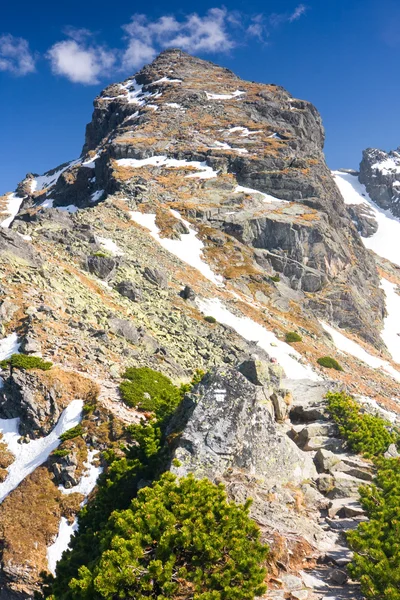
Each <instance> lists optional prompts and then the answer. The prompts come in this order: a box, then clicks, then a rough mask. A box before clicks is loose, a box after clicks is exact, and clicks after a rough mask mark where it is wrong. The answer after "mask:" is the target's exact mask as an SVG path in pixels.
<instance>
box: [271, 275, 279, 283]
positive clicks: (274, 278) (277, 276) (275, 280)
mask: <svg viewBox="0 0 400 600" xmlns="http://www.w3.org/2000/svg"><path fill="white" fill-rule="evenodd" d="M269 278H270V280H271V281H274V282H275V283H278V281H280V280H281V277H280V275H279V273H277V274H276V275H270V276H269Z"/></svg>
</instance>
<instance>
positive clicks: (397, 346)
mask: <svg viewBox="0 0 400 600" xmlns="http://www.w3.org/2000/svg"><path fill="white" fill-rule="evenodd" d="M381 287H382V288H383V290H384V292H385V295H386V311H387V316H386V318H385V320H384V322H383V331H382V333H381V337H382V339H383V341H384V342H385V344H386V347H387V349H388V350H389V352H390V354H391V355H392V358H393V360H395V361H396V362H397V363H399V364H400V296H399V294H397V293H396V288H397V286H396V284H394V283H391V282H390V281H388V280H387V279H381Z"/></svg>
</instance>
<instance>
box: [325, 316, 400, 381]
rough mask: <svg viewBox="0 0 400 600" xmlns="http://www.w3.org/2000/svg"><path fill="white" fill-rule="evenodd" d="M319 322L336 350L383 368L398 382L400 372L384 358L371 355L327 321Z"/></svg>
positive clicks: (373, 366)
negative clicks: (329, 336)
mask: <svg viewBox="0 0 400 600" xmlns="http://www.w3.org/2000/svg"><path fill="white" fill-rule="evenodd" d="M320 323H321V325H322V327H323V328H324V329H325V331H327V332H328V333H329V334H330V335H331V337H332V339H333V343H334V344H335V346H336V348H337V349H338V350H340V351H341V352H345V353H346V354H350V355H351V356H354V358H358V359H359V360H361V361H362V362H364V363H365V364H367V365H368V366H370V367H372V368H373V369H383V370H384V371H386V373H389V375H391V376H392V377H393V378H394V379H395V380H396V381H399V382H400V372H399V371H396V369H394V368H393V367H392V365H391V364H389V363H388V362H387V361H386V360H383V359H382V358H379V357H378V356H373V355H372V354H370V353H369V352H367V351H366V350H364V348H363V347H362V346H360V344H357V342H354V341H353V340H350V339H349V338H347V337H346V336H345V335H343V333H340V332H339V331H337V329H334V328H333V327H331V326H330V325H328V324H327V323H324V322H323V321H320Z"/></svg>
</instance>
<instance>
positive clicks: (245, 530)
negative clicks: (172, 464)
mask: <svg viewBox="0 0 400 600" xmlns="http://www.w3.org/2000/svg"><path fill="white" fill-rule="evenodd" d="M249 506H250V502H247V503H246V504H245V505H244V506H239V505H237V504H235V503H234V502H229V501H228V500H227V496H226V492H225V490H224V487H223V486H221V485H220V486H216V485H214V484H213V483H211V482H210V481H208V480H206V479H203V480H201V481H199V480H197V479H195V478H194V477H193V476H192V475H189V476H188V477H185V478H182V479H180V480H179V481H178V480H177V479H176V478H175V476H174V475H172V474H171V473H166V474H164V475H163V476H162V477H161V479H160V480H159V481H158V482H157V483H155V484H154V486H153V487H146V488H144V489H142V490H140V491H139V493H138V497H137V498H136V499H134V500H133V501H132V503H131V506H130V507H129V508H128V509H127V510H124V511H115V512H114V513H113V514H112V515H111V517H110V520H109V522H108V524H107V527H106V528H105V531H104V532H102V534H101V537H102V554H101V556H100V558H99V560H97V561H96V562H95V564H89V565H87V566H82V567H81V568H80V569H79V575H78V577H77V578H74V579H72V581H71V582H70V588H71V589H72V598H75V599H76V600H78V598H79V599H81V598H93V599H94V598H105V599H107V600H111V599H113V598H118V599H119V600H124V599H128V598H138V599H139V598H143V599H144V598H154V599H159V600H161V599H162V600H167V599H168V598H171V599H172V598H174V599H176V598H196V599H198V600H200V599H201V600H214V599H215V600H239V599H240V600H253V598H254V597H255V596H261V595H262V594H263V593H264V592H265V590H266V587H265V585H264V583H263V582H264V579H265V575H266V570H265V568H264V567H263V566H262V563H263V562H264V561H265V559H266V556H267V548H266V546H264V545H262V544H261V543H260V532H259V529H258V527H257V525H256V524H255V523H254V522H253V521H252V520H251V519H250V517H249Z"/></svg>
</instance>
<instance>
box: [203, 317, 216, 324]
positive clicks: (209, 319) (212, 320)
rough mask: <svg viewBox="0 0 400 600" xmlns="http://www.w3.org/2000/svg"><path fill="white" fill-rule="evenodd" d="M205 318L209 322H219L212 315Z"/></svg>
mask: <svg viewBox="0 0 400 600" xmlns="http://www.w3.org/2000/svg"><path fill="white" fill-rule="evenodd" d="M204 320H205V321H207V323H216V322H217V319H216V318H215V317H211V316H206V317H204Z"/></svg>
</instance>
